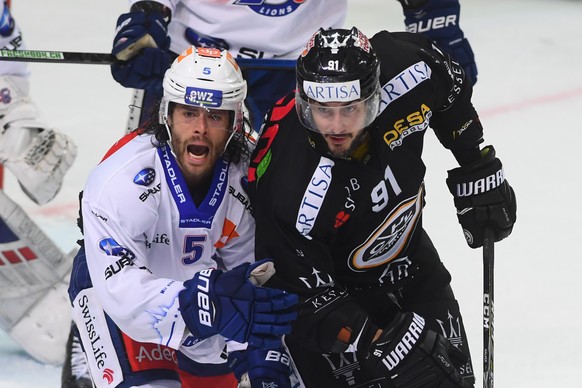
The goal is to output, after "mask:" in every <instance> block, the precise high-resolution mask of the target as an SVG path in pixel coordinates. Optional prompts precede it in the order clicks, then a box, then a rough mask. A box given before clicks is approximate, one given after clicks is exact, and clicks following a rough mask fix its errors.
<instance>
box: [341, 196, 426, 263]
mask: <svg viewBox="0 0 582 388" xmlns="http://www.w3.org/2000/svg"><path fill="white" fill-rule="evenodd" d="M422 202H423V188H422V187H421V188H420V190H419V192H418V194H417V195H415V196H414V197H411V198H408V199H405V200H404V201H402V202H401V203H400V204H399V205H398V206H396V207H395V208H394V210H393V211H392V212H390V213H389V214H388V215H387V216H386V218H385V219H384V221H383V222H382V224H381V225H380V226H378V227H377V228H376V230H374V231H373V232H372V234H370V235H369V236H368V238H367V239H366V241H365V242H364V243H363V244H361V245H360V246H358V247H357V248H356V249H354V250H353V251H352V253H351V254H350V259H349V260H348V263H349V265H350V268H351V269H352V270H354V271H362V270H366V269H370V268H374V267H378V266H380V265H385V264H386V263H389V262H391V261H392V260H394V259H395V258H397V257H398V255H399V254H400V253H401V252H402V251H403V250H404V249H405V248H406V246H407V245H408V242H409V240H410V236H412V232H413V231H414V228H415V227H416V223H417V221H418V219H419V218H420V214H421V212H422Z"/></svg>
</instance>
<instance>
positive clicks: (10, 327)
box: [0, 190, 72, 364]
mask: <svg viewBox="0 0 582 388" xmlns="http://www.w3.org/2000/svg"><path fill="white" fill-rule="evenodd" d="M71 264H72V260H71V258H70V257H68V256H67V255H65V254H64V253H63V252H62V251H61V250H60V249H59V248H58V247H57V246H56V245H55V244H54V243H53V242H52V241H51V240H50V239H49V238H48V237H47V236H46V234H44V232H43V231H42V230H41V229H40V228H39V227H38V226H37V225H36V224H35V223H34V222H33V221H32V220H31V219H30V218H29V217H28V215H27V214H26V213H25V212H24V211H23V210H22V209H21V208H20V206H18V205H17V204H16V203H15V202H13V201H12V200H11V199H10V198H9V197H8V196H7V195H6V194H5V193H4V192H3V191H1V190H0V328H1V329H3V330H5V331H6V332H7V333H8V334H10V335H11V336H12V337H13V338H14V340H16V342H18V343H19V344H20V345H22V347H23V348H24V349H25V350H26V351H27V352H28V353H29V354H30V355H31V356H33V357H34V358H35V359H37V360H38V361H40V362H44V363H50V364H60V363H62V362H63V360H64V353H65V343H66V341H67V334H68V328H69V326H70V321H71V311H70V310H71V307H70V303H69V301H68V298H67V293H66V290H67V283H68V278H69V272H70V269H71Z"/></svg>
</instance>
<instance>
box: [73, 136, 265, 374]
mask: <svg viewBox="0 0 582 388" xmlns="http://www.w3.org/2000/svg"><path fill="white" fill-rule="evenodd" d="M130 137H131V134H130V135H128V137H126V138H124V139H126V140H127V138H130ZM153 142H154V139H153V137H152V136H151V135H139V136H135V137H133V138H132V139H131V140H129V141H128V142H126V143H125V144H124V145H121V146H118V148H117V149H116V150H115V151H114V152H110V153H108V156H107V157H106V158H105V160H103V161H102V162H101V163H100V164H99V165H98V166H97V167H96V168H95V169H94V170H93V171H92V173H91V174H90V176H89V179H88V183H87V185H86V187H85V189H84V193H83V200H82V212H83V226H84V237H85V250H86V257H87V265H88V268H89V273H90V275H91V280H92V282H93V288H94V291H95V295H96V296H97V299H98V301H99V303H100V305H101V307H103V309H104V310H105V311H106V312H107V313H108V315H109V316H110V317H111V318H112V319H113V320H114V322H115V323H116V324H117V325H118V326H119V328H120V329H121V330H122V331H123V332H125V333H126V334H127V335H129V336H130V337H131V338H133V339H134V340H137V341H140V342H150V343H155V344H160V345H165V346H169V347H171V348H174V349H179V350H180V351H182V352H183V353H185V354H187V355H189V356H190V357H191V358H192V359H194V360H196V361H197V362H200V363H222V362H224V360H223V359H222V360H221V359H220V358H219V356H220V352H221V350H222V349H223V348H224V340H223V338H222V337H220V336H214V337H211V338H209V339H206V340H203V341H200V342H198V341H196V339H193V338H190V339H188V341H184V340H185V339H187V338H188V330H187V329H186V327H185V323H184V320H183V319H182V316H181V314H180V311H179V310H178V308H179V303H178V293H179V292H180V291H181V290H182V289H183V288H184V286H183V282H184V281H186V280H188V279H190V278H192V276H193V275H194V274H195V273H197V272H198V271H200V270H202V269H205V268H221V269H231V268H233V267H235V266H237V265H238V264H240V263H243V262H254V260H255V258H254V220H253V217H252V214H251V208H250V205H249V201H248V197H247V194H246V193H245V191H244V189H243V186H242V185H243V180H246V166H244V165H235V164H229V163H227V162H224V161H222V160H219V162H218V163H217V166H216V168H215V171H214V176H213V180H212V184H211V186H210V189H209V191H208V194H207V196H206V198H205V199H204V200H203V201H202V203H201V204H200V206H196V205H195V204H194V202H193V201H192V199H191V197H190V195H189V193H188V188H187V186H186V184H185V181H184V178H183V176H182V174H181V171H180V169H179V167H178V165H177V163H176V160H175V159H174V157H173V154H172V153H171V152H170V149H169V147H167V146H162V147H155V146H154V145H153V144H152V143H153Z"/></svg>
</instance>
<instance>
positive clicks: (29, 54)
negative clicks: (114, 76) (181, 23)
mask: <svg viewBox="0 0 582 388" xmlns="http://www.w3.org/2000/svg"><path fill="white" fill-rule="evenodd" d="M0 61H10V62H44V63H76V64H87V65H110V64H112V63H114V62H115V61H117V59H116V58H115V57H114V56H113V55H111V54H107V53H82V52H71V51H45V50H0ZM236 62H237V63H238V65H239V66H240V67H241V68H242V69H264V70H294V69H295V63H296V62H295V60H292V59H254V58H236Z"/></svg>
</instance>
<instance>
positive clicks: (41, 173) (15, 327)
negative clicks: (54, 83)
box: [0, 1, 90, 386]
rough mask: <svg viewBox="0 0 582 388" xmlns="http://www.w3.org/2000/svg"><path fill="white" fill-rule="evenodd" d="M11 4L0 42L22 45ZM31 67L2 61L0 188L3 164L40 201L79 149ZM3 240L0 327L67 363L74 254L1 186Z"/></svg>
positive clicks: (1, 12)
mask: <svg viewBox="0 0 582 388" xmlns="http://www.w3.org/2000/svg"><path fill="white" fill-rule="evenodd" d="M9 6H10V2H9V1H0V47H1V48H2V49H3V50H18V49H25V45H24V41H23V39H22V34H21V31H20V29H19V28H18V26H17V25H16V24H15V21H14V19H13V17H12V15H11V14H10V10H9ZM29 75H30V72H29V70H28V66H27V64H26V63H25V62H4V61H3V62H0V188H1V187H2V174H1V172H2V168H3V166H5V167H7V168H8V169H9V170H10V171H11V172H12V173H13V174H14V175H15V177H16V178H17V179H18V181H19V183H20V186H21V188H22V190H23V191H24V192H25V193H26V195H27V196H28V197H29V198H30V199H31V200H32V201H34V202H35V203H36V204H38V205H43V204H46V203H47V202H49V201H51V200H52V199H53V198H54V197H55V196H56V194H57V193H58V192H59V190H60V188H61V185H62V182H63V177H64V175H65V173H66V172H67V171H68V170H69V168H70V167H71V165H72V164H73V161H74V160H75V156H76V152H77V151H76V146H75V145H74V144H73V142H72V140H71V138H70V137H68V136H67V135H65V134H62V133H59V132H57V131H56V130H54V129H51V128H48V127H47V125H46V124H45V123H44V122H42V121H41V120H40V118H39V113H38V111H37V109H36V107H35V106H34V104H33V103H32V101H31V100H30V98H29V95H28V91H29ZM2 165H3V166H2ZM0 245H1V248H2V252H3V253H2V255H3V256H4V258H3V259H4V261H3V262H2V264H3V265H2V273H1V274H0V275H2V276H1V277H0V278H1V279H2V282H1V284H0V296H1V298H0V329H2V330H4V331H6V333H8V334H9V335H10V336H11V337H12V339H14V341H15V342H16V343H18V344H19V345H20V346H21V347H22V348H23V349H24V350H25V351H26V352H27V353H28V354H29V355H30V356H31V357H33V358H34V359H35V360H37V361H39V362H42V363H47V364H61V363H63V360H64V359H65V352H66V351H65V345H66V341H67V334H68V332H69V331H68V330H69V327H70V324H71V308H70V305H69V303H68V298H67V292H66V288H67V282H66V281H65V279H68V278H69V275H68V274H67V273H68V272H69V271H70V268H71V266H72V260H71V258H69V257H67V256H66V255H65V254H63V253H62V252H61V251H60V249H59V248H58V247H57V246H56V245H55V244H54V243H53V242H52V241H51V240H50V239H49V238H48V237H47V236H46V235H45V234H44V232H43V231H42V230H41V229H40V228H39V227H38V226H37V225H36V224H35V223H34V222H33V221H32V220H31V219H30V218H29V217H28V215H27V214H26V212H25V211H24V210H22V208H21V207H20V206H19V205H18V204H16V203H15V202H14V201H12V200H11V199H10V198H9V197H8V196H7V195H6V194H5V193H4V192H3V191H1V190H0ZM23 252H24V253H23ZM6 258H8V259H7V260H6ZM23 262H26V265H24V263H23ZM4 274H6V275H4ZM79 377H81V378H82V376H79ZM85 381H88V382H89V384H90V381H89V380H87V379H85ZM89 386H90V385H89Z"/></svg>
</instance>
